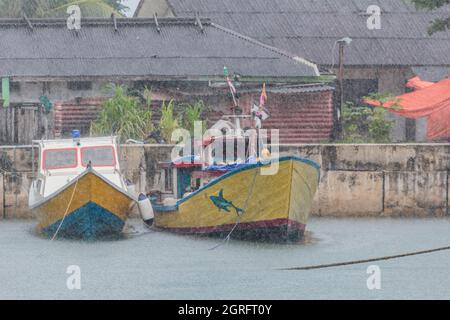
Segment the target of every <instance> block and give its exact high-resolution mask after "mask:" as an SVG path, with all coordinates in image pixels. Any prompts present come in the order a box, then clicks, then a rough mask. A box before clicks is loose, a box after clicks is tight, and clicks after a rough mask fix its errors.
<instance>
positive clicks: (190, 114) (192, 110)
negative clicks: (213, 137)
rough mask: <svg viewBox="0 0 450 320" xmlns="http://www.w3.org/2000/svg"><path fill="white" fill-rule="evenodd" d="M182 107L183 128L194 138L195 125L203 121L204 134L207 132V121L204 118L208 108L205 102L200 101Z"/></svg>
mask: <svg viewBox="0 0 450 320" xmlns="http://www.w3.org/2000/svg"><path fill="white" fill-rule="evenodd" d="M182 107H183V111H182V122H183V127H184V128H185V129H186V130H189V131H190V133H191V136H194V128H195V123H196V122H199V121H201V122H202V130H203V132H204V131H205V130H206V121H205V120H204V117H203V116H204V113H205V111H206V110H207V108H206V107H205V104H204V103H203V101H198V102H196V103H194V104H183V105H182Z"/></svg>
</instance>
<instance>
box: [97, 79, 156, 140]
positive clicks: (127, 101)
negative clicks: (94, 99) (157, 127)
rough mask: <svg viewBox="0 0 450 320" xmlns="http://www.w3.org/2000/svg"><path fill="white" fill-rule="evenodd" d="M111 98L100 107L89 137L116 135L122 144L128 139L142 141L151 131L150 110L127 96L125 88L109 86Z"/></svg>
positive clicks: (134, 98)
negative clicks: (111, 93)
mask: <svg viewBox="0 0 450 320" xmlns="http://www.w3.org/2000/svg"><path fill="white" fill-rule="evenodd" d="M108 89H109V90H111V91H112V92H113V94H114V95H113V97H112V98H110V99H108V100H107V101H106V102H105V103H104V104H103V106H102V110H101V112H100V116H99V117H98V119H97V120H96V121H94V122H92V124H91V135H92V136H99V135H117V136H119V138H120V140H121V141H122V142H125V141H126V140H128V139H134V140H140V141H144V140H146V139H147V137H148V135H149V134H150V133H151V132H152V131H153V123H152V112H151V110H150V108H148V107H143V106H141V105H140V104H139V102H138V100H137V98H136V97H132V96H129V95H128V94H127V88H126V87H123V86H116V85H111V86H109V88H108Z"/></svg>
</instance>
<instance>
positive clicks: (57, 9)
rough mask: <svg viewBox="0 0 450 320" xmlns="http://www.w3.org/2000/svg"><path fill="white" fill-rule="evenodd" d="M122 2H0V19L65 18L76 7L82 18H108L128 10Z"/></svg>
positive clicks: (115, 0) (9, 0) (49, 0)
mask: <svg viewBox="0 0 450 320" xmlns="http://www.w3.org/2000/svg"><path fill="white" fill-rule="evenodd" d="M122 2H123V0H0V17H4V18H20V17H22V13H25V14H26V15H27V16H28V17H30V18H40V17H67V16H68V15H67V7H69V6H71V5H78V6H79V7H80V9H81V13H82V16H83V17H108V16H110V15H111V13H113V12H115V13H118V14H121V15H123V14H124V13H125V12H126V11H127V10H128V9H129V8H128V7H126V6H125V5H123V3H122Z"/></svg>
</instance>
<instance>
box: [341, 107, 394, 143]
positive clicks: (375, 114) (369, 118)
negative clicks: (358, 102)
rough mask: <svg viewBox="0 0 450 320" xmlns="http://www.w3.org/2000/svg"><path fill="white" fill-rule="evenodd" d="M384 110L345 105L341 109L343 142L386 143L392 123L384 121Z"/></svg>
mask: <svg viewBox="0 0 450 320" xmlns="http://www.w3.org/2000/svg"><path fill="white" fill-rule="evenodd" d="M386 113H387V111H386V109H384V108H381V107H379V108H371V107H361V106H354V105H353V104H352V103H347V104H345V105H344V106H343V108H342V129H343V142H346V143H387V142H389V140H390V132H391V129H392V126H393V121H389V120H386Z"/></svg>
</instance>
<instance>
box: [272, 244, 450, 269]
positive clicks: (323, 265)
mask: <svg viewBox="0 0 450 320" xmlns="http://www.w3.org/2000/svg"><path fill="white" fill-rule="evenodd" d="M446 250H450V246H446V247H440V248H434V249H429V250H422V251H414V252H409V253H403V254H397V255H393V256H384V257H378V258H371V259H364V260H353V261H346V262H337V263H330V264H319V265H311V266H305V267H291V268H281V269H277V270H283V271H297V270H314V269H325V268H333V267H342V266H348V265H354V264H363V263H368V262H376V261H384V260H391V259H400V258H405V257H410V256H417V255H422V254H428V253H433V252H438V251H446Z"/></svg>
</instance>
